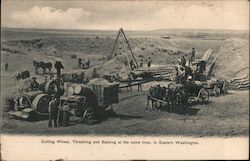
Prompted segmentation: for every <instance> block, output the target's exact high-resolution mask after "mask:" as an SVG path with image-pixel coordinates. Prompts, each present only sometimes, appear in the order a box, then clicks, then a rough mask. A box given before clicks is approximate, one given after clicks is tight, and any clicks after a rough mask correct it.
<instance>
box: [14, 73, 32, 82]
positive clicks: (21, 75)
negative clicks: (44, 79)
mask: <svg viewBox="0 0 250 161" xmlns="http://www.w3.org/2000/svg"><path fill="white" fill-rule="evenodd" d="M15 78H16V79H17V80H18V81H19V80H20V79H22V80H23V79H26V78H30V72H29V71H28V70H26V71H23V72H17V73H16V74H15Z"/></svg>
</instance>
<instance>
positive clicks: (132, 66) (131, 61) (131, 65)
mask: <svg viewBox="0 0 250 161" xmlns="http://www.w3.org/2000/svg"><path fill="white" fill-rule="evenodd" d="M129 64H130V67H131V70H134V69H135V64H134V61H133V59H131V60H130V62H129Z"/></svg>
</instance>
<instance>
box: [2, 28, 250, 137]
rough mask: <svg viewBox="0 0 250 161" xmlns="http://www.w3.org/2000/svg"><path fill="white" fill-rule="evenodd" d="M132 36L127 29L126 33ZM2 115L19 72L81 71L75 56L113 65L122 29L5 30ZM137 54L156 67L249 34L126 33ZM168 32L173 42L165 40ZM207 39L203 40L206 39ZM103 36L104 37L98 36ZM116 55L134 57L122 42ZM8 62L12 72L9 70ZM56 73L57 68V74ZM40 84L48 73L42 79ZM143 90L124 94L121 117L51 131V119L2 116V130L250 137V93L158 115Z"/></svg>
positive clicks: (236, 93) (118, 110)
mask: <svg viewBox="0 0 250 161" xmlns="http://www.w3.org/2000/svg"><path fill="white" fill-rule="evenodd" d="M125 32H126V31H125ZM1 33H2V34H1V35H2V37H1V47H2V50H1V108H2V110H1V112H2V111H6V108H5V105H6V104H5V99H6V98H10V97H13V95H14V94H15V92H17V90H18V88H20V86H21V84H22V81H20V82H17V81H16V80H15V79H14V74H15V72H17V71H24V70H29V71H30V72H31V75H32V76H34V75H35V74H34V67H33V60H38V61H50V62H52V63H53V62H54V61H56V60H61V61H62V62H63V64H64V66H65V69H64V70H63V72H71V71H81V69H78V67H77V59H72V55H76V56H77V57H84V58H85V59H87V58H89V59H91V61H92V62H91V70H92V69H93V68H94V67H95V66H97V65H101V64H103V63H107V62H108V60H107V57H108V55H109V54H110V52H111V50H112V47H113V43H114V41H115V34H116V31H91V32H90V31H47V30H16V29H2V30H1ZM126 33H127V36H128V35H129V36H128V39H129V41H130V42H131V47H132V50H133V51H134V53H135V56H136V57H137V58H138V57H139V56H140V55H143V56H144V58H148V57H152V59H153V62H152V63H153V65H155V64H163V65H164V64H165V65H166V64H173V63H175V62H176V59H177V58H178V57H180V56H182V55H187V54H188V53H189V52H190V51H191V49H192V47H194V48H195V49H196V51H197V57H198V58H201V56H202V55H203V54H204V53H205V51H206V50H207V49H210V48H211V49H213V50H214V51H215V53H216V52H218V51H219V50H220V47H221V46H222V45H223V43H224V42H225V40H226V39H228V38H231V37H233V38H240V39H245V37H246V35H247V34H246V33H244V32H224V31H223V32H217V31H209V32H207V31H181V30H173V31H149V32H126ZM164 33H168V35H169V36H170V37H171V38H170V39H168V40H166V39H162V38H161V34H164ZM201 35H202V36H201ZM97 36H98V37H97ZM118 44H119V45H118V46H117V48H116V49H115V52H114V53H116V54H119V53H120V52H122V53H129V52H128V50H125V49H124V44H123V43H122V42H121V41H118ZM6 62H8V64H9V69H8V71H7V72H5V71H3V69H4V64H5V63H6ZM112 63H113V62H111V63H109V64H107V66H104V67H106V68H102V66H100V70H99V72H100V73H103V72H104V71H107V69H114V68H115V67H117V68H119V67H120V66H119V65H117V66H115V65H114V64H112ZM52 72H55V69H53V70H52ZM36 77H37V78H38V82H39V83H41V82H42V81H43V76H42V75H36ZM148 87H150V84H148V85H144V88H143V90H144V91H143V92H137V91H136V89H134V90H133V92H127V91H122V92H120V93H119V98H120V101H119V104H118V105H115V106H114V112H115V115H112V116H110V117H108V118H107V119H106V120H104V121H102V122H101V123H98V124H95V125H86V124H78V123H77V118H74V120H75V121H74V122H72V123H71V126H69V127H59V128H48V127H47V123H48V121H47V120H42V121H37V122H27V121H23V120H17V119H14V118H12V117H10V116H9V115H7V113H6V112H2V113H1V115H2V116H3V117H2V119H3V120H2V131H3V132H4V133H10V134H17V133H18V134H34V135H44V134H47V135H57V134H58V135H59V134H65V135H71V134H77V135H86V134H96V135H121V134H124V135H184V136H195V137H200V136H201V137H202V136H248V135H249V90H247V91H231V93H230V94H228V95H226V96H219V97H211V100H210V102H209V104H203V105H201V104H199V105H194V106H191V107H190V108H189V109H188V110H187V111H188V112H187V114H186V115H180V114H176V113H168V112H163V111H152V110H147V109H146V90H147V88H148Z"/></svg>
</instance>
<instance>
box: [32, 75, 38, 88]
mask: <svg viewBox="0 0 250 161" xmlns="http://www.w3.org/2000/svg"><path fill="white" fill-rule="evenodd" d="M32 79H33V82H31V84H30V89H32V90H37V89H38V88H39V84H38V83H37V81H36V77H33V78H32Z"/></svg>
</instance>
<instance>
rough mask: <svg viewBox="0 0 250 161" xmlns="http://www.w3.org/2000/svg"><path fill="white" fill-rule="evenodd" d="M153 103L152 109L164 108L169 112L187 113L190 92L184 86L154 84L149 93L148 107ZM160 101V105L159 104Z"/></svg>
mask: <svg viewBox="0 0 250 161" xmlns="http://www.w3.org/2000/svg"><path fill="white" fill-rule="evenodd" d="M150 102H151V103H152V106H151V108H152V110H156V109H158V108H163V109H165V110H167V111H169V112H177V113H185V109H186V107H187V104H188V93H187V92H186V90H183V87H181V86H180V87H175V88H171V87H170V86H169V87H168V88H167V87H161V86H160V85H157V86H153V87H151V88H150V89H149V90H148V93H147V108H148V106H149V103H150ZM158 103H159V106H158Z"/></svg>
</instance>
